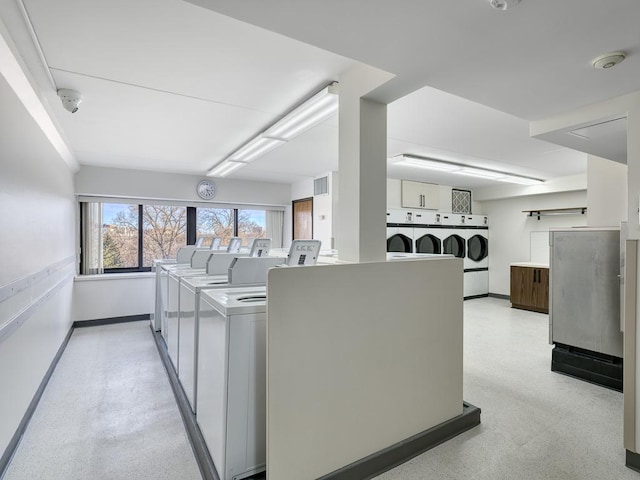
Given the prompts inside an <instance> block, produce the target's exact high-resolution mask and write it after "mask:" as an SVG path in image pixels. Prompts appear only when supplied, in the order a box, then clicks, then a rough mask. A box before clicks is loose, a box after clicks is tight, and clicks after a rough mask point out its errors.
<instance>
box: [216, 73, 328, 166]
mask: <svg viewBox="0 0 640 480" xmlns="http://www.w3.org/2000/svg"><path fill="white" fill-rule="evenodd" d="M337 111H338V84H337V82H334V83H332V84H331V85H329V86H327V87H325V88H323V89H322V90H320V91H319V92H318V93H316V94H315V95H314V96H312V97H311V98H309V99H308V100H307V101H305V102H304V103H302V104H301V105H299V106H298V107H296V108H294V109H293V110H292V111H291V112H289V113H288V114H286V115H285V116H284V117H282V118H281V119H280V120H278V121H277V122H276V123H274V124H273V125H271V126H270V127H269V128H268V129H267V130H265V131H264V132H262V133H260V134H259V135H257V136H255V137H254V138H252V139H251V140H249V141H248V142H247V143H245V144H244V145H242V146H241V147H240V148H239V149H237V150H236V151H235V152H233V153H232V154H231V155H229V156H228V157H227V158H225V159H224V160H223V161H222V162H220V163H218V164H217V165H215V166H214V167H213V168H212V169H211V170H209V172H208V173H207V175H210V176H222V175H221V174H220V172H223V175H227V174H229V173H230V172H231V171H233V170H235V169H236V168H239V167H240V166H242V165H243V164H247V163H249V162H252V161H254V160H255V159H256V158H258V157H260V156H261V155H264V154H265V153H267V152H270V151H271V150H273V149H275V148H277V147H279V146H280V145H282V144H284V143H287V142H288V141H289V140H291V139H292V138H294V137H296V136H297V135H300V134H301V133H303V132H306V131H307V130H309V129H310V128H312V127H315V126H316V125H318V124H320V123H322V122H324V121H325V120H328V119H329V117H331V116H332V115H333V114H335V113H336V112H337ZM227 162H240V163H239V165H234V166H233V168H232V169H231V170H227V169H226V168H225V166H227V167H228V163H227Z"/></svg>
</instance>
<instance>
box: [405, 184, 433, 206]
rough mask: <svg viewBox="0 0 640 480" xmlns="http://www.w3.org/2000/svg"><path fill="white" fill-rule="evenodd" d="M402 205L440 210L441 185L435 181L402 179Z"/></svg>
mask: <svg viewBox="0 0 640 480" xmlns="http://www.w3.org/2000/svg"><path fill="white" fill-rule="evenodd" d="M402 206H403V207H404V208H422V209H425V210H438V209H439V208H440V187H439V186H438V185H434V184H433V183H423V182H412V181H410V180H402Z"/></svg>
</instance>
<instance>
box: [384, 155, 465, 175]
mask: <svg viewBox="0 0 640 480" xmlns="http://www.w3.org/2000/svg"><path fill="white" fill-rule="evenodd" d="M404 158H406V160H401V161H400V162H396V165H404V166H407V167H416V168H424V169H426V170H438V171H441V172H453V171H454V170H458V168H459V167H458V166H456V165H451V164H448V163H441V162H435V161H433V160H426V159H425V160H415V159H413V158H409V157H404Z"/></svg>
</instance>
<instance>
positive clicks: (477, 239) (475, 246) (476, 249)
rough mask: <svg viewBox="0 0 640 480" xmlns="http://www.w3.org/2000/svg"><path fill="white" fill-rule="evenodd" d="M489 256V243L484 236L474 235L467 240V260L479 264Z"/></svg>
mask: <svg viewBox="0 0 640 480" xmlns="http://www.w3.org/2000/svg"><path fill="white" fill-rule="evenodd" d="M488 254H489V242H488V241H487V239H486V238H485V237H483V236H482V235H474V236H473V237H471V238H470V239H469V240H467V258H470V259H471V260H473V261H474V262H479V261H480V260H484V259H485V258H487V255H488Z"/></svg>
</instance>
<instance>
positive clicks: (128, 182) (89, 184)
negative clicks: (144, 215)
mask: <svg viewBox="0 0 640 480" xmlns="http://www.w3.org/2000/svg"><path fill="white" fill-rule="evenodd" d="M205 178H207V177H206V176H199V175H182V174H176V173H163V172H149V171H142V170H123V169H119V168H104V167H89V166H83V167H81V168H80V170H79V171H78V173H77V174H76V178H75V189H76V193H77V194H78V195H103V196H120V197H128V198H154V199H167V200H181V201H193V202H203V200H202V199H200V197H198V195H197V194H196V185H198V182H199V181H200V180H202V179H205ZM209 180H213V181H214V183H215V184H216V187H217V188H216V196H215V198H214V200H213V201H212V202H207V203H212V204H215V203H216V202H223V203H233V204H251V205H278V206H286V205H288V204H289V199H290V186H289V185H288V184H284V183H268V182H252V181H247V180H231V179H226V178H214V179H211V178H209Z"/></svg>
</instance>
